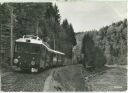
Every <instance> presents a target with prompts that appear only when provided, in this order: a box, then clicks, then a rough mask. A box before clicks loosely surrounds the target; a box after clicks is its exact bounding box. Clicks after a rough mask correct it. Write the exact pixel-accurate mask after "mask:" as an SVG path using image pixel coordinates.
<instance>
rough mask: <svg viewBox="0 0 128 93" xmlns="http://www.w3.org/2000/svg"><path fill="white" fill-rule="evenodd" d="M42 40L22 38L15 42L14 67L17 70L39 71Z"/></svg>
mask: <svg viewBox="0 0 128 93" xmlns="http://www.w3.org/2000/svg"><path fill="white" fill-rule="evenodd" d="M40 48H41V40H37V39H36V38H30V37H29V38H25V37H24V38H20V39H18V40H16V42H15V48H14V59H13V67H15V68H16V69H17V70H24V71H31V72H38V70H39V62H40Z"/></svg>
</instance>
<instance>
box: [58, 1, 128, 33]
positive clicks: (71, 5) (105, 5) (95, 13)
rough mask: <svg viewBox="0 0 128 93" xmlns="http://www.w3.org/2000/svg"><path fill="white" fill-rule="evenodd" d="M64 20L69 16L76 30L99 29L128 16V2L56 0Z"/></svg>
mask: <svg viewBox="0 0 128 93" xmlns="http://www.w3.org/2000/svg"><path fill="white" fill-rule="evenodd" d="M56 4H57V6H58V8H59V11H60V15H61V18H62V20H63V19H65V18H67V19H68V21H69V22H70V23H72V25H73V27H74V30H75V32H79V31H88V30H92V29H99V28H101V27H103V26H105V25H110V24H111V23H112V22H116V21H119V20H123V19H124V18H126V16H127V2H107V1H102V2H98V1H90V2H89V1H86V2H85V1H77V2H56Z"/></svg>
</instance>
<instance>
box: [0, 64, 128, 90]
mask: <svg viewBox="0 0 128 93" xmlns="http://www.w3.org/2000/svg"><path fill="white" fill-rule="evenodd" d="M8 69H9V68H8ZM126 74H127V70H126V67H124V66H106V67H104V68H102V69H99V70H95V71H92V72H90V71H87V70H85V69H84V68H83V66H82V65H80V64H77V65H70V66H64V67H57V68H52V69H49V70H45V71H43V72H41V73H37V74H32V73H23V72H22V73H21V72H13V71H12V70H11V69H9V70H7V69H3V68H2V75H1V78H2V79H1V82H2V91H34V92H39V91H125V90H126V88H127V76H126Z"/></svg>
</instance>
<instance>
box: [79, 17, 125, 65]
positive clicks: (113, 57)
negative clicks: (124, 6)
mask: <svg viewBox="0 0 128 93" xmlns="http://www.w3.org/2000/svg"><path fill="white" fill-rule="evenodd" d="M90 37H91V39H92V40H93V42H94V44H93V43H92V44H93V45H90V47H89V48H87V49H86V51H85V52H90V51H92V50H93V49H94V46H95V47H97V48H98V50H99V49H100V50H99V51H103V53H104V54H103V55H104V56H105V57H106V61H107V62H106V63H107V64H121V65H124V64H127V19H124V20H123V21H119V22H116V23H112V24H111V25H109V26H105V27H102V28H101V29H100V30H99V31H96V30H95V31H87V32H85V36H84V38H83V41H82V51H81V52H83V53H85V52H84V50H85V48H86V46H88V45H87V44H88V43H91V41H90V39H89V38H90ZM88 39H89V40H88ZM89 41H90V42H89ZM98 50H97V51H98ZM93 54H94V53H93ZM93 54H92V55H93ZM100 54H101V53H100ZM100 54H98V55H100ZM95 57H97V56H96V55H95ZM95 57H93V58H89V59H95ZM99 58H101V56H99ZM93 61H96V60H93Z"/></svg>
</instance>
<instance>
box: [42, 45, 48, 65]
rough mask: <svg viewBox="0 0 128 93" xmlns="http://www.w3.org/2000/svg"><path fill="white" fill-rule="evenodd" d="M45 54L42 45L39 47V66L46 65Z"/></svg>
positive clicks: (45, 51)
mask: <svg viewBox="0 0 128 93" xmlns="http://www.w3.org/2000/svg"><path fill="white" fill-rule="evenodd" d="M46 55H47V50H46V48H45V47H44V46H42V47H41V55H40V56H41V57H40V68H45V65H46V62H45V61H46Z"/></svg>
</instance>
